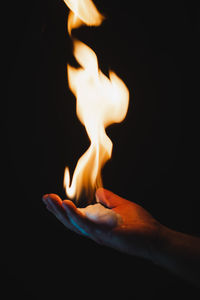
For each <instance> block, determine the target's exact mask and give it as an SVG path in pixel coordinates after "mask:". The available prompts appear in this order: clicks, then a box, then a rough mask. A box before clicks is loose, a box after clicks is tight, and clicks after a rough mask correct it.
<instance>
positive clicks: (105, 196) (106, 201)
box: [95, 188, 127, 208]
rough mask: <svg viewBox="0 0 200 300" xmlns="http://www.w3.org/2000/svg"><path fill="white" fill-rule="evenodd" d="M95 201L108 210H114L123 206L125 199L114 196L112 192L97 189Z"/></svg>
mask: <svg viewBox="0 0 200 300" xmlns="http://www.w3.org/2000/svg"><path fill="white" fill-rule="evenodd" d="M95 196H96V200H97V202H100V203H102V204H103V205H105V206H106V207H108V208H114V207H116V206H118V205H120V204H123V203H124V202H125V201H127V200H125V199H123V198H121V197H120V196H118V195H116V194H114V193H113V192H111V191H109V190H106V189H104V188H99V189H98V190H97V191H96V194H95Z"/></svg>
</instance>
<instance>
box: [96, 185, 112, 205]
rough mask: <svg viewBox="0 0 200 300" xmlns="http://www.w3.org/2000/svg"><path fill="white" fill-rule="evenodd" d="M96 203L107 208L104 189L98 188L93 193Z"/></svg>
mask: <svg viewBox="0 0 200 300" xmlns="http://www.w3.org/2000/svg"><path fill="white" fill-rule="evenodd" d="M95 197H96V201H97V202H100V203H102V204H104V205H105V206H107V207H109V202H108V201H107V198H106V189H104V188H99V189H98V190H97V191H96V193H95Z"/></svg>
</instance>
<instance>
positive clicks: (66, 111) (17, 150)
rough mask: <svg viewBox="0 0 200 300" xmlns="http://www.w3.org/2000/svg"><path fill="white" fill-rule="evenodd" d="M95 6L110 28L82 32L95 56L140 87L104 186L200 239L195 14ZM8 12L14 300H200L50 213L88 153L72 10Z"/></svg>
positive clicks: (8, 242)
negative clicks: (70, 67)
mask: <svg viewBox="0 0 200 300" xmlns="http://www.w3.org/2000/svg"><path fill="white" fill-rule="evenodd" d="M94 2H95V3H96V4H97V7H98V8H99V10H100V11H101V12H102V13H104V15H105V16H107V19H106V20H105V22H104V23H103V25H102V26H101V27H99V28H86V27H82V28H80V29H78V30H76V32H74V34H75V35H76V36H77V37H78V38H79V39H81V40H82V41H85V42H86V43H87V44H88V45H89V46H91V47H92V49H94V50H95V52H96V53H97V56H98V58H99V64H100V67H101V68H102V70H103V71H104V72H105V73H107V72H108V70H109V68H111V69H112V70H114V71H115V72H116V73H117V74H118V75H119V76H120V77H121V78H122V79H123V80H124V81H125V83H126V84H127V86H128V88H129V90H130V106H129V111H128V115H127V117H126V120H125V121H124V122H123V123H122V124H118V125H113V126H111V127H110V128H108V130H107V132H108V135H109V136H110V137H111V139H112V141H113V143H114V149H113V156H112V159H111V161H109V162H108V164H107V165H106V166H105V168H104V171H103V178H104V185H105V187H106V188H108V189H110V190H112V191H113V192H115V193H117V194H119V195H121V196H123V197H125V198H127V199H130V200H132V201H136V202H137V203H139V204H141V205H143V206H144V207H145V208H146V209H147V210H148V211H150V212H151V213H152V214H153V215H154V216H155V217H156V218H157V219H158V220H159V221H160V222H162V223H163V224H165V225H167V226H169V227H170V228H173V229H176V230H179V231H182V232H187V233H189V234H194V235H199V234H200V227H199V226H200V221H199V212H198V209H197V208H198V180H197V179H196V178H197V177H196V170H198V167H197V157H198V155H197V154H198V150H197V141H198V129H197V126H196V119H195V116H194V115H195V111H196V108H195V105H196V103H195V101H196V99H197V98H198V97H197V96H198V93H197V92H196V94H195V95H193V91H194V90H195V86H196V85H197V82H198V76H197V75H196V73H197V72H196V71H198V68H199V59H198V53H199V48H198V43H197V41H198V35H199V27H198V23H197V13H196V8H195V7H192V5H190V6H188V5H187V4H183V3H182V4H180V5H177V6H175V5H174V3H173V4H172V3H170V2H162V1H161V2H160V3H159V4H157V3H156V4H155V3H152V2H151V1H150V2H149V4H146V3H145V2H143V1H140V2H139V3H137V2H134V1H128V0H127V1H116V0H115V1H114V0H113V1H106V0H98V1H94ZM2 14H3V15H5V16H6V20H5V22H4V25H3V31H4V35H3V37H4V38H5V42H4V40H3V43H2V49H3V50H4V52H3V53H4V54H3V55H2V66H5V69H3V72H4V76H3V77H4V79H6V83H5V84H4V86H3V90H2V91H4V89H5V91H6V93H5V94H4V95H5V96H3V92H2V102H1V103H2V113H1V120H2V124H3V134H2V147H1V148H2V151H3V154H2V168H1V170H2V177H3V180H2V189H1V190H2V193H1V195H2V199H1V201H2V209H1V220H2V221H3V222H2V226H1V227H2V246H1V249H2V251H3V252H2V256H1V257H2V261H1V266H2V275H3V278H4V281H3V284H2V287H3V290H5V291H6V295H7V296H6V297H7V298H4V299H13V298H12V297H13V296H16V295H17V296H20V298H21V299H23V298H24V299H29V298H30V299H42V298H43V299H47V298H48V297H49V296H52V295H53V296H54V297H56V299H61V296H62V295H64V297H68V296H69V295H70V296H69V297H79V296H81V295H83V296H84V297H87V298H93V297H96V296H105V293H107V298H108V297H110V296H111V295H112V297H113V298H114V297H116V296H121V297H123V299H124V298H129V297H134V296H136V295H137V297H138V296H140V298H141V299H143V296H144V297H145V296H147V295H148V297H149V298H150V299H154V298H157V297H158V298H159V299H160V298H161V297H162V299H165V298H166V299H168V298H169V297H173V296H175V295H176V296H179V297H180V295H188V296H191V295H193V299H195V298H194V297H195V296H194V295H195V293H196V291H195V288H194V287H192V286H191V285H190V284H189V283H187V282H185V281H183V280H181V279H178V278H176V277H175V276H174V275H172V274H169V273H168V272H166V271H165V270H162V269H160V268H159V267H157V266H153V265H151V264H150V263H149V262H146V261H143V260H141V259H137V258H134V257H130V256H127V255H124V254H121V253H118V252H116V251H114V250H111V249H108V248H105V247H101V246H99V245H96V244H94V243H93V242H92V241H89V240H87V239H84V238H81V237H79V236H76V235H75V234H74V233H72V232H69V231H67V230H66V229H65V228H64V227H63V226H62V225H61V224H60V223H59V222H58V221H57V220H56V219H55V218H54V216H52V215H50V214H49V213H48V212H47V211H46V209H45V207H44V205H43V203H42V201H41V197H42V195H43V194H45V193H51V192H53V193H58V194H59V195H60V196H61V197H62V198H63V197H64V191H63V186H62V182H63V173H64V168H65V166H66V165H69V166H70V168H71V170H72V169H73V167H74V166H75V164H76V162H77V159H78V158H79V157H80V155H81V154H82V153H83V152H84V151H85V149H86V148H87V147H88V139H87V136H86V133H85V131H84V128H83V127H82V125H81V124H80V123H79V121H78V120H77V117H76V115H75V99H74V97H73V95H72V94H71V93H70V91H69V89H68V86H67V74H66V64H67V62H72V61H73V57H72V53H71V43H70V39H69V37H68V35H67V32H66V23H67V15H68V9H67V7H66V6H65V5H64V3H63V2H62V1H58V0H48V1H47V0H44V1H36V0H35V1H32V2H29V1H20V2H19V3H17V2H16V1H11V2H8V3H7V5H6V8H5V9H2ZM4 104H5V109H4ZM191 108H192V113H191V112H190V109H191ZM2 293H3V292H2Z"/></svg>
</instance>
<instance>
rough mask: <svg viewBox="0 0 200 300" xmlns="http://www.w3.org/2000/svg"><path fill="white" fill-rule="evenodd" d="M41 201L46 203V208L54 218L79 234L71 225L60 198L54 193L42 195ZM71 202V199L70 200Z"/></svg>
mask: <svg viewBox="0 0 200 300" xmlns="http://www.w3.org/2000/svg"><path fill="white" fill-rule="evenodd" d="M43 201H44V202H45V204H47V209H48V210H49V211H50V212H51V213H53V214H54V215H55V216H56V218H57V219H58V220H59V221H60V222H61V223H62V224H64V225H65V227H67V228H68V229H70V230H72V231H74V232H76V233H78V234H81V232H80V231H78V230H77V228H75V227H74V226H72V224H71V222H70V220H69V218H68V215H67V213H66V211H65V210H64V209H63V207H62V200H61V198H60V197H59V196H58V195H56V194H49V195H45V196H43ZM70 202H71V201H70Z"/></svg>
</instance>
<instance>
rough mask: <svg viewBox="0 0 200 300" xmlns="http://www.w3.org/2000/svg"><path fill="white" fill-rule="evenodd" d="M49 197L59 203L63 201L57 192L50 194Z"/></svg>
mask: <svg viewBox="0 0 200 300" xmlns="http://www.w3.org/2000/svg"><path fill="white" fill-rule="evenodd" d="M48 198H49V199H50V200H53V201H56V202H59V203H60V202H62V199H61V198H60V197H59V196H58V195H57V194H48Z"/></svg>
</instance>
